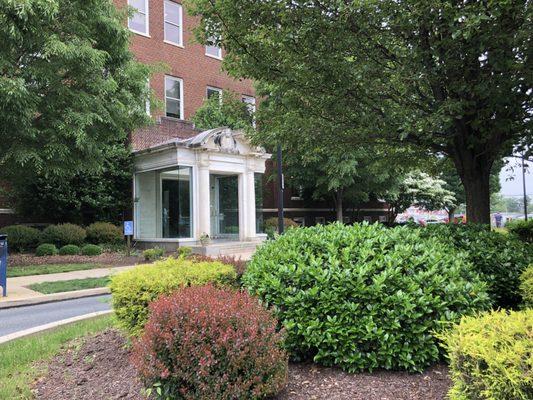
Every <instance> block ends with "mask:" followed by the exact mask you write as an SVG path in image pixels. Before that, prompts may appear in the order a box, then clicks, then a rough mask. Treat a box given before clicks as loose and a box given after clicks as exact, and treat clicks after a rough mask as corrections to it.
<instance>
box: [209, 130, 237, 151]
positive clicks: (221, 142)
mask: <svg viewBox="0 0 533 400" xmlns="http://www.w3.org/2000/svg"><path fill="white" fill-rule="evenodd" d="M213 142H214V143H215V145H216V146H217V147H218V150H219V151H221V152H224V153H231V154H239V149H238V147H237V140H235V138H234V137H233V135H232V133H231V130H229V129H224V130H223V131H221V132H218V133H216V134H215V137H214V139H213Z"/></svg>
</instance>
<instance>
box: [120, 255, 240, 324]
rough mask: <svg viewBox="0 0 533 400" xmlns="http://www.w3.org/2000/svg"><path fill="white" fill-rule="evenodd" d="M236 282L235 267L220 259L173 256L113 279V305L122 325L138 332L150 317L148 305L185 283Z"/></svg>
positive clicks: (123, 273)
mask: <svg viewBox="0 0 533 400" xmlns="http://www.w3.org/2000/svg"><path fill="white" fill-rule="evenodd" d="M210 282H212V283H214V284H217V285H223V284H233V283H234V282H235V270H234V269H233V267H232V266H230V265H225V264H222V263H220V262H198V263H195V262H193V261H191V260H186V259H183V258H178V259H175V258H172V257H169V258H167V259H165V260H161V261H156V262H155V263H153V264H149V265H140V266H137V267H135V268H134V269H132V270H129V271H126V272H122V273H120V274H117V275H115V276H113V277H112V278H111V285H110V288H111V293H112V294H113V308H114V310H115V315H116V317H117V319H118V321H119V324H120V325H121V326H122V327H123V328H124V329H126V331H128V332H129V333H130V334H131V335H138V334H139V333H140V332H141V330H142V328H143V327H144V324H145V323H146V321H147V319H148V305H149V304H150V302H152V301H154V300H155V299H157V298H158V297H159V296H161V295H163V294H170V293H172V292H173V291H175V290H176V289H179V288H181V287H183V286H193V285H204V284H206V283H210Z"/></svg>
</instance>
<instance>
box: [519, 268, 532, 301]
mask: <svg viewBox="0 0 533 400" xmlns="http://www.w3.org/2000/svg"><path fill="white" fill-rule="evenodd" d="M520 292H521V294H522V299H523V305H524V306H525V307H529V308H533V265H530V266H529V267H527V268H526V269H525V270H524V272H523V273H522V275H521V276H520Z"/></svg>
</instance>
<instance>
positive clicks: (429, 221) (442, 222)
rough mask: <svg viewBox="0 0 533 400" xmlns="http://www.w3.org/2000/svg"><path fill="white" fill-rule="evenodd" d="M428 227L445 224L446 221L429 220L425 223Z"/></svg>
mask: <svg viewBox="0 0 533 400" xmlns="http://www.w3.org/2000/svg"><path fill="white" fill-rule="evenodd" d="M425 223H426V225H433V224H445V223H446V221H445V220H443V219H427V220H426V221H425Z"/></svg>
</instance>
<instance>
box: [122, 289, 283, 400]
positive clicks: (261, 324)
mask: <svg viewBox="0 0 533 400" xmlns="http://www.w3.org/2000/svg"><path fill="white" fill-rule="evenodd" d="M150 308H151V312H150V319H149V320H148V323H147V324H146V326H145V328H144V333H143V335H142V336H141V338H140V339H138V340H137V341H135V342H134V346H133V355H132V361H133V363H134V365H135V366H136V368H137V370H138V372H139V374H140V376H141V378H142V380H143V381H144V383H145V385H146V386H147V387H152V386H154V385H157V386H158V390H160V393H157V391H154V392H153V394H155V395H156V396H158V397H159V398H167V397H169V398H179V399H184V400H193V399H194V400H196V399H220V400H233V399H239V400H246V399H260V398H264V397H266V396H269V395H273V394H275V393H277V392H279V391H280V390H281V389H283V387H284V385H285V384H286V381H287V368H288V366H287V363H288V358H287V354H286V353H285V351H284V350H282V340H283V336H282V333H281V332H277V331H276V326H277V321H276V319H275V318H274V317H273V316H272V315H271V313H270V312H269V311H268V310H266V309H265V308H263V307H262V306H261V304H260V303H259V302H258V301H257V300H256V299H255V298H253V297H251V296H250V295H249V294H247V293H246V292H237V291H231V290H228V289H218V288H215V287H213V286H211V285H208V286H196V287H195V286H193V287H188V288H184V289H182V290H180V291H178V292H176V293H174V294H173V295H170V296H168V297H162V298H160V299H159V300H157V301H155V302H153V303H152V305H151V306H150Z"/></svg>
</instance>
